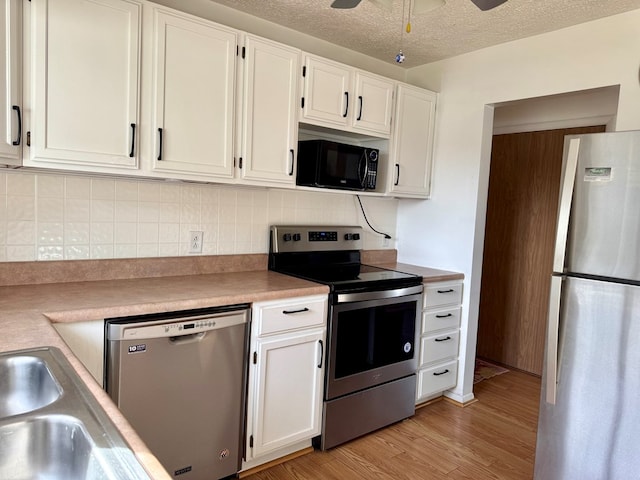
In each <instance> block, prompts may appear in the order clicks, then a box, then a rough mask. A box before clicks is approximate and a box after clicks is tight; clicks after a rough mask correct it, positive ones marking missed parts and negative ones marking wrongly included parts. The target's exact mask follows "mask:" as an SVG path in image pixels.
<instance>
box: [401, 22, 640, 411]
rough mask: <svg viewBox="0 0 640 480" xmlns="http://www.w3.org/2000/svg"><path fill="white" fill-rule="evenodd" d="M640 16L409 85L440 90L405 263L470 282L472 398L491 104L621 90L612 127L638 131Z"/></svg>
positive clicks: (442, 70)
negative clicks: (426, 179)
mask: <svg viewBox="0 0 640 480" xmlns="http://www.w3.org/2000/svg"><path fill="white" fill-rule="evenodd" d="M639 65H640V10H635V11H632V12H629V13H625V14H621V15H616V16H612V17H608V18H605V19H601V20H598V21H594V22H589V23H586V24H582V25H578V26H574V27H570V28H566V29H563V30H559V31H556V32H551V33H548V34H544V35H540V36H536V37H531V38H527V39H523V40H519V41H515V42H510V43H506V44H502V45H498V46H495V47H490V48H486V49H483V50H480V51H477V52H474V53H470V54H466V55H461V56H458V57H455V58H452V59H449V60H444V61H441V62H437V63H433V64H430V65H426V66H422V67H417V68H414V69H412V70H410V71H409V72H408V78H407V80H408V81H409V82H410V83H415V84H418V85H421V86H424V87H426V88H431V89H433V90H436V91H438V92H440V96H439V99H438V110H437V117H436V139H435V152H434V158H435V166H434V177H433V189H432V199H431V200H428V201H403V202H401V203H400V205H399V211H398V254H399V260H400V261H403V262H407V263H414V264H418V265H426V266H432V267H441V268H446V269H451V270H457V271H461V272H463V273H464V274H465V278H466V279H465V292H464V298H463V302H464V303H463V319H462V335H461V344H462V347H463V349H464V348H465V347H466V354H463V356H462V358H461V362H460V368H459V372H460V373H459V378H458V380H459V381H458V386H457V387H456V388H455V389H454V390H453V391H452V392H451V394H450V396H451V397H452V398H454V399H456V400H458V401H468V400H470V399H472V398H473V393H472V388H473V364H474V358H475V345H476V334H477V322H478V304H479V295H480V278H481V267H482V249H483V241H484V226H485V210H486V201H487V186H488V178H489V163H490V156H491V134H492V130H493V106H492V105H494V104H500V103H503V102H511V101H515V100H520V99H526V98H534V97H541V96H547V95H554V94H560V93H565V92H573V91H578V90H587V89H592V88H600V87H606V86H611V85H620V96H619V103H618V112H617V120H616V125H615V129H616V130H632V129H640V88H639V85H638V70H639Z"/></svg>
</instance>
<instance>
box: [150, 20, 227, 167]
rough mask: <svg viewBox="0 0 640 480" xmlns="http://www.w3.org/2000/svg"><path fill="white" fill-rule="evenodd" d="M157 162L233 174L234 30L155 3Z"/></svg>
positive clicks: (155, 164) (155, 130) (154, 157)
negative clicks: (165, 8) (159, 7)
mask: <svg viewBox="0 0 640 480" xmlns="http://www.w3.org/2000/svg"><path fill="white" fill-rule="evenodd" d="M154 29H155V30H154V47H155V48H154V52H155V58H154V61H155V63H154V85H153V87H154V96H155V97H154V107H155V116H154V124H153V131H152V139H153V140H152V144H153V145H154V148H153V149H152V151H153V152H154V153H153V159H154V160H153V168H154V170H157V171H162V172H181V173H189V174H200V175H211V176H217V177H226V178H232V177H233V121H234V108H235V100H234V99H235V95H234V92H235V91H234V84H235V66H236V46H237V33H236V31H235V30H231V29H228V28H224V27H222V26H220V25H217V24H214V23H212V22H208V21H206V20H200V19H197V18H195V17H187V16H182V15H180V14H179V13H177V12H169V11H165V10H162V9H154Z"/></svg>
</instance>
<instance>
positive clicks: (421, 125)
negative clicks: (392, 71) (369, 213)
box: [388, 85, 436, 198]
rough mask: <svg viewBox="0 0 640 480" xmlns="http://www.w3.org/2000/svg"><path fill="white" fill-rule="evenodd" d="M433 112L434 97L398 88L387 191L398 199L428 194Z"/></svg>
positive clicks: (421, 196)
mask: <svg viewBox="0 0 640 480" xmlns="http://www.w3.org/2000/svg"><path fill="white" fill-rule="evenodd" d="M435 108H436V94H435V93H433V92H430V91H428V90H422V89H419V88H415V87H411V86H409V85H398V89H397V94H396V115H395V120H394V121H395V125H394V133H393V138H392V142H391V143H392V145H391V155H390V159H391V162H390V167H391V174H390V175H389V188H388V190H389V192H391V193H393V194H394V195H396V196H398V197H417V198H426V197H428V196H429V194H430V189H431V163H432V154H433V129H434V119H435Z"/></svg>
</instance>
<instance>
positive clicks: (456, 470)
mask: <svg viewBox="0 0 640 480" xmlns="http://www.w3.org/2000/svg"><path fill="white" fill-rule="evenodd" d="M474 394H475V396H476V398H477V399H478V401H477V402H476V403H474V404H472V405H469V406H467V407H465V408H461V407H459V406H456V405H454V404H452V403H450V402H447V401H439V402H437V403H434V404H432V405H428V406H426V407H423V408H420V409H419V410H417V412H416V415H415V416H413V417H412V418H410V419H407V420H404V421H402V422H399V423H397V424H395V425H391V426H389V427H387V428H384V429H382V430H379V431H378V432H375V433H373V434H370V435H367V436H364V437H361V438H359V439H356V440H353V441H351V442H348V443H346V444H344V445H341V446H339V447H336V448H333V449H331V450H329V451H327V452H320V451H317V450H316V451H314V452H312V453H310V454H308V455H304V456H302V457H298V458H296V459H293V460H290V461H288V462H286V463H283V464H281V465H277V466H275V467H272V468H270V469H268V470H265V471H262V472H258V473H256V474H253V475H250V476H248V477H246V479H247V480H294V479H295V480H301V479H313V480H347V479H348V480H352V479H353V480H373V479H394V480H395V479H407V480H417V479H427V480H429V479H456V480H460V479H469V480H470V479H473V480H485V479H505V480H511V479H513V480H527V479H531V478H532V477H533V461H534V455H535V442H536V430H537V422H538V403H539V399H540V398H539V397H540V379H539V378H537V377H534V376H532V375H529V374H526V373H522V372H516V371H511V372H508V373H504V374H502V375H500V376H497V377H493V378H491V379H489V380H484V381H482V382H480V383H478V384H476V386H475V388H474Z"/></svg>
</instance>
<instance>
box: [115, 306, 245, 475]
mask: <svg viewBox="0 0 640 480" xmlns="http://www.w3.org/2000/svg"><path fill="white" fill-rule="evenodd" d="M249 312H250V310H249V305H248V304H242V305H233V306H226V307H215V308H207V309H197V310H189V311H180V312H169V313H160V314H151V315H140V316H131V317H119V318H109V319H105V389H106V390H107V392H108V393H109V395H110V396H111V398H112V399H113V400H114V401H115V403H116V404H117V405H118V407H119V408H120V410H121V411H122V413H123V414H124V416H125V417H126V418H127V420H128V421H129V422H130V423H131V425H132V426H133V428H134V429H135V430H136V432H137V433H138V435H140V437H141V438H142V440H144V441H145V443H146V444H147V446H148V447H149V449H150V450H151V452H152V453H153V454H154V455H155V456H156V457H157V458H158V460H159V461H160V463H161V464H162V465H163V466H164V468H165V469H166V470H167V471H168V472H169V474H171V476H173V477H175V478H179V479H185V480H187V479H189V480H200V479H203V480H204V479H206V480H212V479H219V478H223V477H227V476H230V475H234V474H235V473H237V472H238V471H239V469H240V463H241V459H242V444H243V442H242V437H243V435H244V414H245V397H246V387H245V385H246V372H247V358H248V337H249V335H248V331H249V328H248V326H249V320H250V314H249Z"/></svg>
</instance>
